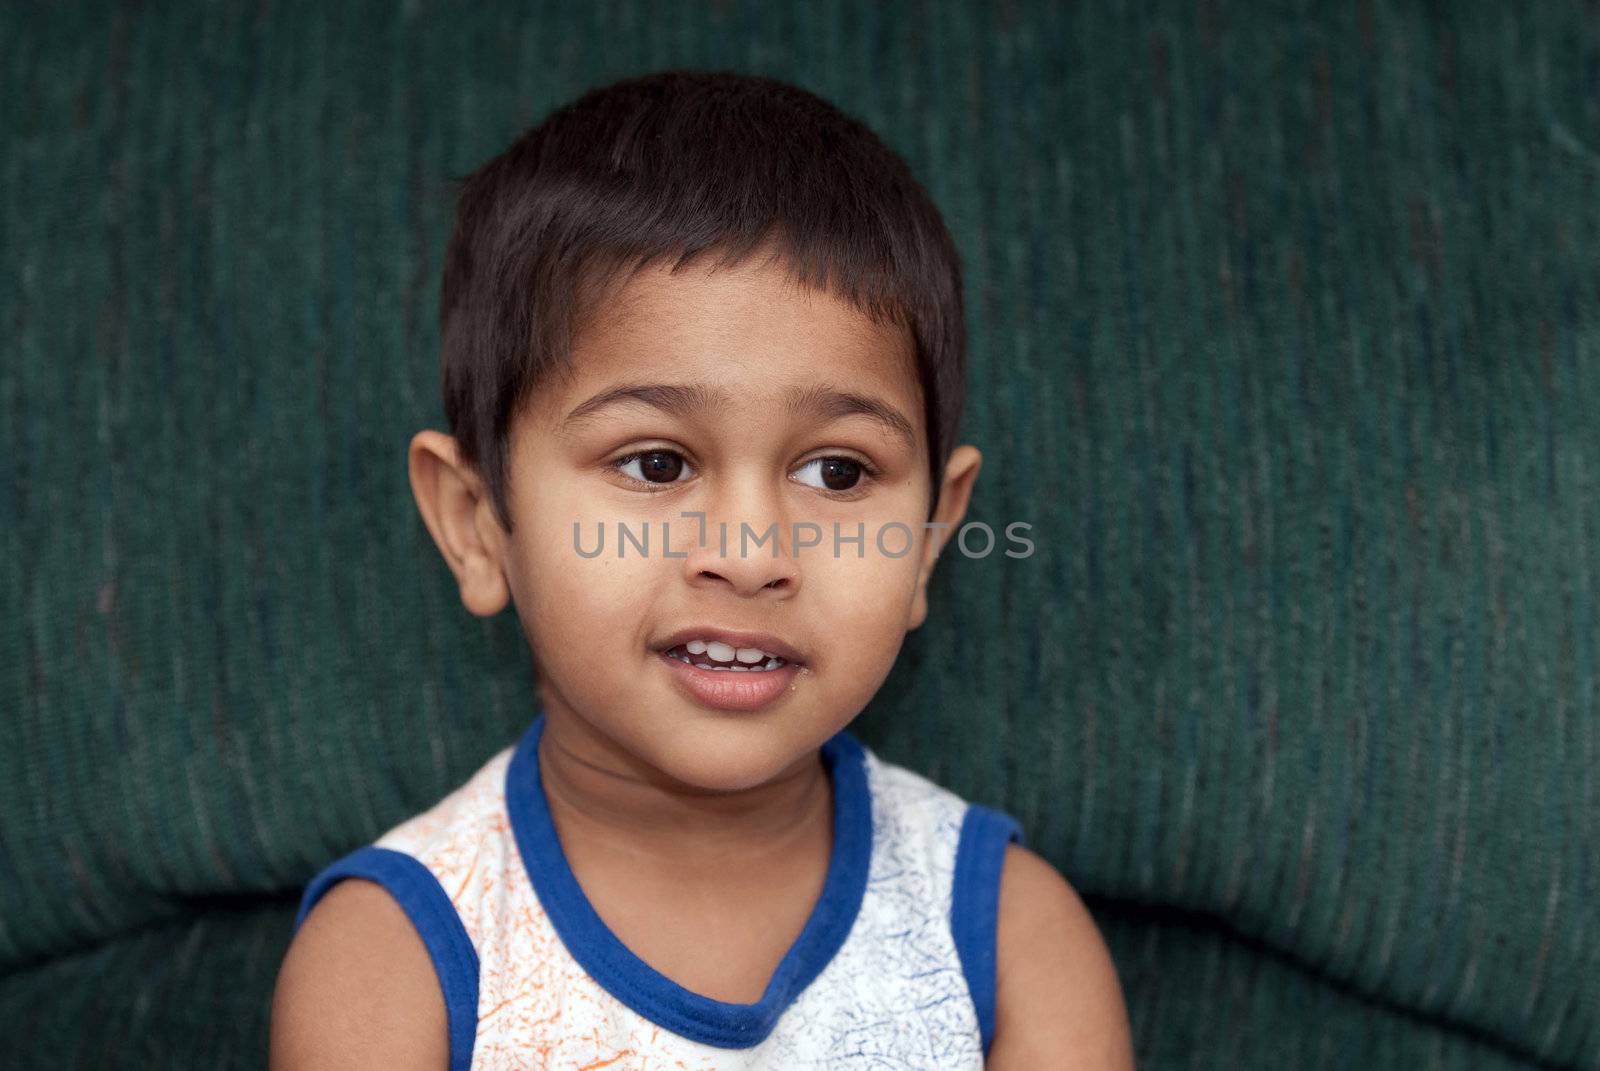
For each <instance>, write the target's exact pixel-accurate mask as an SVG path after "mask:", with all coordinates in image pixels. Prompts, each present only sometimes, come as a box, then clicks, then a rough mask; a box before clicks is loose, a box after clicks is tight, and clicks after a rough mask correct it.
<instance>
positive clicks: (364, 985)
mask: <svg viewBox="0 0 1600 1071" xmlns="http://www.w3.org/2000/svg"><path fill="white" fill-rule="evenodd" d="M270 1036H271V1040H270V1046H271V1053H270V1057H269V1062H270V1066H271V1071H321V1069H329V1071H332V1069H335V1068H337V1069H348V1071H354V1069H356V1068H386V1069H387V1068H394V1069H400V1071H408V1069H416V1071H423V1069H426V1071H441V1069H442V1068H444V1067H445V1066H446V1064H447V1063H448V1061H449V1036H448V1033H447V1027H446V1021H445V1008H444V995H443V993H442V992H441V991H440V988H439V980H438V976H437V975H436V974H435V973H434V968H433V961H432V959H431V958H430V957H429V956H428V950H427V948H426V946H424V945H423V943H422V938H421V937H419V936H418V935H417V931H416V928H415V927H413V926H412V924H411V920H410V919H409V918H408V917H407V916H406V913H405V911H404V910H402V909H401V907H400V905H399V904H398V903H396V902H395V900H394V898H393V897H391V896H390V895H389V894H388V893H387V892H385V891H384V889H383V887H382V886H380V885H377V884H375V883H373V882H370V881H365V880H362V879H360V878H346V879H345V880H343V881H340V882H339V883H338V884H337V885H335V886H334V887H333V888H331V889H329V890H328V892H327V894H326V895H324V896H323V897H322V899H320V900H318V901H317V905H316V906H315V907H313V908H312V909H311V911H310V912H309V913H308V914H307V915H306V917H305V921H304V922H302V923H301V924H300V929H299V931H298V932H297V933H296V934H295V937H294V940H293V941H292V942H290V945H289V951H288V952H287V953H286V954H285V955H284V958H283V966H282V967H281V968H279V971H278V982H277V987H276V989H275V990H274V991H273V994H272V1025H271V1030H270Z"/></svg>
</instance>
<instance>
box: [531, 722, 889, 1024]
mask: <svg viewBox="0 0 1600 1071" xmlns="http://www.w3.org/2000/svg"><path fill="white" fill-rule="evenodd" d="M544 722H545V715H544V712H543V711H542V710H541V711H540V712H539V715H538V717H537V718H535V719H534V722H533V724H532V726H530V727H529V728H528V730H527V732H525V733H524V734H523V736H522V739H521V740H520V741H519V742H518V744H517V747H516V750H515V752H514V753H513V754H512V757H511V763H510V766H509V767H508V769H507V770H506V810H507V812H508V813H509V815H510V819H511V829H512V834H513V836H514V837H515V838H516V842H517V850H518V851H519V852H520V854H521V856H522V862H523V866H524V867H525V869H526V870H527V872H528V877H529V880H530V881H531V882H532V883H533V888H534V892H535V893H536V894H537V895H538V897H539V902H540V904H541V905H543V907H544V910H545V913H546V914H548V915H549V916H550V922H551V924H552V925H553V926H554V927H555V930H556V933H557V934H558V935H559V936H560V937H561V940H562V942H563V943H564V944H565V945H566V947H567V951H568V952H570V953H571V954H572V958H573V959H575V960H577V962H578V965H579V966H581V967H582V968H583V969H584V970H585V971H587V972H588V973H589V975H590V977H592V978H593V979H594V980H595V982H597V983H598V984H599V985H600V986H601V987H602V988H604V989H605V990H606V991H607V992H609V993H610V994H611V995H612V996H614V997H616V998H617V999H618V1000H620V1001H621V1002H622V1003H623V1004H625V1005H627V1006H628V1007H629V1008H632V1009H633V1010H634V1011H636V1012H638V1013H639V1014H640V1015H642V1016H644V1017H645V1018H646V1019H649V1020H650V1021H651V1022H653V1023H655V1024H657V1025H658V1026H661V1027H662V1028H664V1029H666V1030H670V1031H672V1032H673V1033H674V1034H678V1035H681V1036H683V1037H686V1038H690V1039H692V1040H695V1041H700V1042H704V1043H705V1044H708V1045H716V1046H719V1047H722V1048H731V1049H744V1048H750V1047H751V1046H754V1045H758V1044H760V1043H761V1041H762V1040H763V1039H765V1038H766V1036H767V1035H768V1034H770V1033H771V1032H772V1028H773V1027H774V1026H775V1025H776V1024H777V1022H778V1019H779V1017H780V1016H781V1015H782V1014H783V1013H784V1011H785V1010H786V1009H787V1008H788V1007H789V1005H790V1004H792V1003H794V1000H795V998H796V997H798V996H799V995H800V994H801V993H802V992H803V991H804V990H805V988H806V987H807V986H808V985H810V984H811V982H812V981H813V980H814V979H815V978H816V977H817V975H818V974H820V973H822V969H823V968H824V967H826V966H827V965H828V963H829V962H830V961H831V960H832V959H833V957H834V955H835V954H836V953H837V952H838V950H839V948H840V947H841V946H842V945H843V944H844V941H845V938H846V937H848V936H849V934H850V929H851V927H852V926H853V925H854V924H855V920H856V916H857V914H858V913H859V912H860V909H861V900H862V897H863V895H864V894H865V892H866V887H867V871H868V864H869V863H870V861H871V855H872V797H871V792H870V790H869V788H868V785H867V773H866V766H865V762H864V755H863V749H862V745H861V743H860V741H858V740H856V739H855V737H853V736H851V735H850V734H849V733H848V732H846V731H845V730H842V729H841V730H840V731H839V732H838V733H835V734H834V735H833V736H832V737H831V738H829V739H828V740H827V741H826V742H825V743H824V744H823V745H822V760H823V765H824V767H825V768H826V769H827V772H828V775H829V780H830V783H831V785H832V788H833V804H834V806H833V853H832V856H831V857H830V859H829V862H828V876H827V879H826V881H825V882H824V883H823V886H822V894H821V896H820V897H818V899H817V904H816V906H815V907H814V908H813V909H812V912H811V916H810V918H808V919H807V920H806V924H805V927H804V928H803V929H802V930H801V931H800V936H799V937H797V938H795V942H794V944H793V945H791V946H790V948H789V951H788V952H787V953H785V954H784V957H783V960H782V961H781V962H780V963H779V964H778V968H777V970H776V971H774V972H773V975H772V979H771V980H770V981H769V982H768V983H767V988H766V992H765V993H764V994H763V995H762V997H761V999H760V1000H759V1001H757V1002H756V1003H754V1004H730V1003H728V1002H726V1001H721V1000H714V999H712V998H711V997H706V996H702V995H701V994H699V993H696V992H693V991H692V990H689V989H685V988H684V987H683V986H681V985H679V984H678V983H677V982H674V981H673V980H672V979H670V978H668V977H667V976H666V975H664V974H661V973H660V972H659V971H657V970H656V969H655V968H653V967H651V966H650V965H649V964H648V963H646V962H644V961H643V960H642V959H640V958H639V957H638V956H636V955H634V954H633V953H632V952H631V951H629V950H628V947H627V946H626V945H624V944H623V943H622V941H621V940H619V939H618V938H617V936H616V935H615V934H613V933H612V932H611V930H610V928H609V927H607V926H606V924H605V922H604V921H603V920H602V919H601V918H600V916H599V915H598V914H596V913H595V910H594V908H593V907H592V906H591V905H590V903H589V898H588V897H587V896H586V895H584V892H583V889H582V887H581V886H580V885H579V884H578V880H577V878H576V877H575V876H574V875H573V873H572V868H571V867H570V866H569V865H568V863H567V856H566V853H565V852H564V851H563V850H562V848H561V841H560V839H559V837H557V835H556V828H555V823H554V821H553V820H552V819H551V817H550V809H549V805H548V803H547V801H546V799H545V794H544V784H543V781H542V780H541V779H540V776H539V752H538V749H539V738H540V735H541V734H542V733H543V731H544Z"/></svg>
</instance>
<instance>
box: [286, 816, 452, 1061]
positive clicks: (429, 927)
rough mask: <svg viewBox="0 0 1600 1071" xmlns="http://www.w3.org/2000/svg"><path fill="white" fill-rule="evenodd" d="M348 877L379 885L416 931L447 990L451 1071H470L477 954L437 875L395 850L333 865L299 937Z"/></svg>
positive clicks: (315, 892)
mask: <svg viewBox="0 0 1600 1071" xmlns="http://www.w3.org/2000/svg"><path fill="white" fill-rule="evenodd" d="M343 878H365V879H366V880H368V881H375V882H377V883H378V884H379V885H382V886H383V887H384V889H386V890H387V891H388V893H389V895H390V896H392V897H394V898H395V900H396V901H397V902H398V903H399V904H400V906H401V907H402V908H403V909H404V910H405V913H406V915H408V916H409V917H410V919H411V924H412V925H413V926H415V927H416V928H417V934H418V935H419V936H420V937H421V938H422V943H423V944H424V945H425V946H426V947H427V949H428V956H429V958H431V959H432V960H433V969H434V973H436V974H437V975H438V976H439V988H440V989H442V990H443V991H444V1010H445V1018H446V1021H447V1022H448V1024H449V1030H450V1071H467V1068H468V1066H469V1065H470V1064H471V1063H472V1043H473V1040H474V1039H475V1038H476V1036H477V1032H478V953H477V950H476V949H474V948H473V947H472V938H470V937H469V936H467V928H466V927H465V926H463V925H462V924H461V916H459V915H457V914H456V909H455V905H454V904H452V903H451V902H450V897H449V896H448V895H446V893H445V891H444V888H443V887H442V886H441V885H440V884H439V879H438V878H435V877H434V876H433V871H431V870H429V869H428V868H427V867H425V866H423V865H422V863H420V862H418V861H417V860H416V859H414V858H412V857H411V856H409V855H407V854H405V853H404V852H397V851H395V850H393V849H392V848H378V847H373V846H369V847H366V848H360V849H358V850H356V851H354V852H351V853H350V854H349V855H347V856H345V857H344V858H343V859H340V860H338V861H337V862H335V863H332V864H330V865H329V866H328V867H327V868H325V869H324V870H323V871H322V872H321V873H319V874H317V876H316V877H314V878H312V879H311V884H309V885H307V886H306V891H305V894H304V895H303V896H301V898H300V911H299V913H298V914H297V915H295V919H294V928H295V931H296V932H298V931H299V929H300V924H301V923H302V922H304V921H305V918H306V915H307V914H309V913H310V911H311V909H312V907H313V906H315V905H316V902H317V901H318V900H320V899H322V895H323V893H325V892H327V891H328V890H329V889H331V888H333V886H334V884H335V883H336V882H338V881H340V880H341V879H343Z"/></svg>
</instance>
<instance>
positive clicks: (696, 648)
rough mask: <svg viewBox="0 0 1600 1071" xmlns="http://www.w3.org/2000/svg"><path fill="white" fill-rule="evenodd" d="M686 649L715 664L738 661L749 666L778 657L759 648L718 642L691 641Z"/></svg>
mask: <svg viewBox="0 0 1600 1071" xmlns="http://www.w3.org/2000/svg"><path fill="white" fill-rule="evenodd" d="M685 649H686V650H688V652H689V653H690V654H696V655H697V654H703V655H705V656H706V657H708V658H710V659H711V660H712V661H714V662H732V661H734V660H735V659H738V660H739V661H740V662H743V663H744V664H745V665H747V666H753V665H755V664H756V663H757V662H764V661H766V660H768V659H770V658H777V657H778V656H777V655H769V654H768V653H767V652H765V651H763V650H761V648H759V647H734V646H733V645H732V644H727V643H721V642H719V641H717V640H690V641H689V642H688V643H687V644H686V645H685Z"/></svg>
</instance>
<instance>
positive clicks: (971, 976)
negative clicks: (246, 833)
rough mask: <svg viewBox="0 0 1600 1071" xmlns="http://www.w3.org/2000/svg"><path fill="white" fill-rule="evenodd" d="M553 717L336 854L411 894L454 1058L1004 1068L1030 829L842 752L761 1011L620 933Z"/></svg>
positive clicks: (860, 751)
mask: <svg viewBox="0 0 1600 1071" xmlns="http://www.w3.org/2000/svg"><path fill="white" fill-rule="evenodd" d="M543 728H544V714H543V712H540V714H539V716H538V717H537V718H535V719H534V722H533V724H532V726H531V727H530V728H529V729H528V730H527V732H526V733H525V734H524V735H523V737H522V739H521V740H520V741H519V742H518V743H517V744H515V745H513V746H511V747H507V748H506V749H505V750H503V751H501V752H500V753H499V754H497V755H495V756H494V757H493V758H491V759H490V760H489V761H488V762H487V763H485V764H484V765H483V767H482V768H480V769H479V770H478V772H477V773H476V774H474V775H473V776H472V777H471V778H470V779H469V780H468V781H467V782H466V783H465V784H464V785H462V786H461V787H460V788H458V789H456V790H455V791H454V792H452V793H450V794H449V795H448V796H446V797H445V798H444V799H443V800H441V801H440V802H439V803H438V804H437V805H435V806H434V807H433V808H432V809H430V810H428V811H426V812H424V813H422V814H420V815H417V816H415V817H413V818H411V819H408V820H407V821H405V822H402V823H401V824H400V825H398V826H396V827H395V828H394V829H392V830H390V831H389V832H388V833H385V834H384V835H383V836H382V837H379V838H378V840H377V841H375V842H374V843H373V844H372V845H371V846H368V847H365V848H361V849H359V850H357V851H355V852H353V853H351V854H350V855H347V856H345V857H344V858H343V859H340V860H338V861H337V862H335V863H333V864H331V865H330V866H328V867H327V868H326V869H324V870H323V871H322V872H320V873H319V874H317V875H316V877H314V878H313V879H312V881H311V883H310V884H309V885H308V886H307V887H306V890H305V894H304V896H303V897H302V899H301V903H300V910H299V914H298V916H297V917H296V919H295V928H296V929H297V930H298V928H299V926H300V924H301V922H303V921H304V919H305V917H306V915H307V913H308V912H309V911H310V910H311V908H312V906H313V905H314V904H315V903H316V902H317V900H318V899H319V898H320V897H321V896H322V895H323V894H324V893H325V892H327V890H328V889H329V888H331V887H332V886H333V884H334V883H335V882H337V881H339V880H341V879H343V878H350V877H355V878H365V879H367V880H370V881H375V882H377V883H379V884H380V885H382V886H383V887H384V888H385V889H386V890H387V891H388V892H389V894H390V895H391V896H393V897H394V898H395V900H396V901H397V902H398V903H399V904H400V906H401V907H402V908H404V909H405V911H406V914H407V915H408V916H409V917H410V919H411V921H412V924H413V925H415V927H416V929H417V932H418V934H419V935H420V936H421V938H422V941H423V944H424V945H425V946H426V947H427V949H428V953H429V956H430V957H431V959H432V961H433V966H434V970H435V972H436V973H437V975H438V979H439V984H440V988H441V990H442V992H443V994H444V1003H445V1012H446V1017H447V1021H448V1024H449V1038H450V1067H451V1069H452V1071H467V1069H474V1071H476V1069H487V1068H513V1067H515V1068H547V1067H548V1068H602V1067H603V1068H606V1069H607V1071H632V1069H640V1071H643V1069H645V1068H652V1069H653V1068H669V1067H670V1068H683V1069H693V1071H711V1069H717V1071H730V1069H755V1068H798V1067H821V1068H889V1067H893V1068H938V1069H941V1071H956V1069H963V1068H982V1066H983V1060H984V1056H985V1055H986V1054H987V1052H988V1049H989V1042H990V1038H991V1037H992V1035H993V1031H994V992H995V977H994V969H995V948H994V938H995V922H996V918H997V909H998V904H999V879H1000V871H1001V863H1002V861H1003V859H1004V855H1005V847H1006V844H1007V842H1010V841H1015V842H1017V843H1019V844H1020V843H1023V835H1022V828H1021V826H1020V824H1019V823H1018V822H1017V821H1016V819H1014V818H1012V817H1011V816H1010V815H1008V814H1005V813H1004V812H1001V811H997V810H992V809H990V808H988V807H984V806H982V805H979V804H975V803H968V802H966V801H964V800H963V799H961V798H960V797H959V796H957V795H955V794H954V793H952V792H950V791H949V790H947V789H945V788H942V787H940V786H939V785H936V784H934V783H933V782H931V781H929V780H927V779H926V778H924V777H922V776H921V775H919V774H917V773H914V772H912V771H911V770H908V769H906V768H904V767H901V766H896V765H894V764H893V763H889V762H885V761H883V760H881V759H879V758H878V757H877V756H876V755H875V754H874V753H873V752H872V750H871V749H870V748H867V747H866V746H865V745H863V744H862V743H860V741H858V740H857V739H856V738H855V737H854V736H852V735H851V734H850V733H849V732H847V731H840V732H839V733H837V734H835V735H834V736H833V737H832V738H831V739H829V740H828V741H827V742H826V743H825V744H823V746H822V758H823V764H824V766H825V767H826V769H827V772H828V775H829V781H830V784H831V786H832V791H833V799H834V811H833V818H834V821H833V850H832V856H831V858H830V861H829V866H828V874H827V878H826V880H825V882H824V885H823V889H822V893H821V896H820V897H819V898H818V900H817V904H816V906H815V908H814V909H813V910H812V913H811V915H810V917H809V919H808V920H807V922H806V924H805V927H804V928H803V929H802V930H801V932H800V935H799V937H797V938H796V939H795V941H794V944H793V945H791V946H790V948H789V951H788V952H787V953H786V954H785V956H784V957H783V960H782V962H780V963H779V965H778V968H777V970H776V971H775V972H774V974H773V976H772V979H771V981H770V982H769V983H768V985H767V988H766V992H765V994H764V995H763V996H762V998H761V1000H760V1001H758V1002H756V1003H754V1004H734V1003H728V1002H725V1001H720V1000H714V999H712V998H710V997H706V996H702V995H701V994H699V993H695V992H693V991H691V990H688V989H685V988H684V987H682V986H680V985H678V984H677V983H676V982H674V981H672V980H671V979H670V978H667V977H666V976H665V975H663V974H661V973H659V972H658V971H656V970H655V969H654V968H652V967H651V966H650V965H649V964H647V963H645V962H644V961H643V960H641V959H639V958H638V957H637V956H635V955H634V954H633V953H632V952H630V951H629V950H628V948H627V947H626V946H625V945H623V944H622V942H621V941H620V940H619V939H618V938H617V937H616V936H615V935H614V934H613V933H612V932H611V931H610V929H609V928H608V927H607V926H606V925H605V923H604V922H603V921H602V920H601V919H600V917H599V915H598V914H597V913H596V912H595V911H594V909H593V907H592V906H591V905H590V903H589V900H588V898H587V897H586V896H585V895H584V892H583V889H582V888H581V887H580V886H579V885H578V883H577V880H576V879H575V877H574V876H573V873H572V870H571V868H570V867H569V866H568V864H567V858H566V855H565V853H564V852H563V851H562V848H561V843H560V840H559V839H558V837H557V835H556V830H555V824H554V822H553V821H552V819H551V817H550V811H549V809H548V807H547V805H546V800H545V795H544V788H543V784H542V782H541V780H540V776H539V764H538V746H539V738H540V734H541V733H542V731H543Z"/></svg>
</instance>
